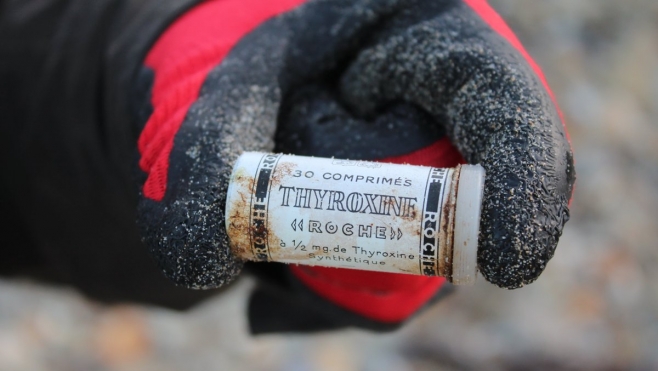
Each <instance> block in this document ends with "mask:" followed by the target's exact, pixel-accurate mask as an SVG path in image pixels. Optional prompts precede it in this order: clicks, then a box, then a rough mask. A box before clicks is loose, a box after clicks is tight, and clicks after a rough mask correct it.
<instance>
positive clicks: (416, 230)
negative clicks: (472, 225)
mask: <svg viewBox="0 0 658 371" xmlns="http://www.w3.org/2000/svg"><path fill="white" fill-rule="evenodd" d="M458 176H459V168H456V169H438V168H431V167H423V166H410V165H396V164H386V163H378V162H369V161H351V160H338V159H326V158H311V157H303V156H289V155H280V154H266V153H255V152H248V153H245V154H243V155H242V156H241V157H240V158H239V160H238V162H237V163H236V165H235V167H234V171H233V174H232V178H231V184H230V187H229V192H228V193H229V194H228V199H227V216H228V217H227V221H226V225H227V230H228V234H229V238H230V243H231V248H232V250H233V251H234V253H235V254H236V255H238V256H240V257H241V258H243V259H245V260H254V261H276V262H284V263H297V264H306V265H321V266H328V267H340V268H352V269H361V270H373V271H380V272H396V273H409V274H418V275H426V276H437V275H440V276H447V277H450V275H451V272H452V243H453V240H452V235H453V229H454V217H455V216H454V211H455V197H456V182H457V180H458Z"/></svg>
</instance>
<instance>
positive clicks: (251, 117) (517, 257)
mask: <svg viewBox="0 0 658 371" xmlns="http://www.w3.org/2000/svg"><path fill="white" fill-rule="evenodd" d="M300 3H301V1H300V0H285V1H264V0H262V1H259V0H222V1H219V0H218V1H208V2H204V3H202V4H200V5H198V6H196V7H195V8H193V9H191V10H190V11H188V12H187V13H186V14H185V15H184V16H183V17H181V18H179V19H178V20H177V21H176V22H175V23H174V24H173V25H171V26H170V27H169V28H168V29H167V31H166V32H165V33H164V34H163V35H162V36H161V37H160V39H159V40H158V41H157V42H156V44H155V45H154V46H153V48H152V49H151V51H150V52H149V54H148V56H147V58H146V60H145V68H144V69H143V71H142V77H146V78H147V79H148V77H149V76H152V77H153V85H152V89H151V93H152V95H151V99H150V103H151V104H152V113H151V114H150V115H148V114H146V115H145V117H146V116H148V121H147V122H146V124H145V126H144V129H143V131H142V134H141V136H140V140H139V152H140V156H141V158H140V162H139V164H140V168H141V169H142V171H143V172H144V173H145V174H146V180H145V182H144V184H143V188H142V195H141V201H140V204H139V225H140V228H141V231H142V236H143V238H144V241H145V242H146V243H147V244H148V245H149V248H150V251H151V253H152V254H153V256H154V257H155V258H156V260H157V261H158V264H159V266H160V268H161V269H162V270H163V271H164V273H165V274H166V275H167V276H168V277H169V278H171V279H172V280H174V282H176V283H177V284H179V285H183V286H187V287H191V288H209V287H218V286H221V285H223V284H225V283H227V282H229V281H231V280H232V279H233V278H235V276H236V275H237V274H238V273H239V272H240V269H241V266H242V262H240V261H238V260H236V259H235V257H233V256H232V255H231V253H230V251H229V249H228V243H227V237H226V231H225V228H224V203H225V193H226V189H227V186H228V177H229V175H230V172H231V167H232V164H233V162H234V161H235V159H236V158H237V156H238V155H239V154H240V153H241V152H242V151H247V150H259V151H272V150H274V148H275V141H274V138H275V132H276V130H277V122H279V133H278V136H277V141H278V144H279V147H278V149H280V150H285V151H291V152H297V153H299V154H315V155H324V156H330V155H335V156H337V157H351V158H356V157H361V158H367V159H386V160H392V161H400V162H416V163H419V164H420V163H423V164H427V165H434V166H451V165H454V164H456V163H457V162H458V161H459V160H460V157H459V156H458V155H457V154H456V152H455V151H454V148H453V147H451V146H450V145H449V143H448V141H447V140H446V139H445V138H444V139H441V138H442V134H443V132H444V131H445V133H446V134H447V136H448V138H449V139H450V141H451V142H452V144H453V145H454V147H455V148H456V149H457V150H458V151H459V153H461V155H463V158H464V159H465V160H466V161H467V162H470V163H481V164H482V165H483V166H484V167H485V169H486V171H487V179H486V184H485V195H484V204H483V210H482V219H481V227H480V231H481V232H480V233H481V234H480V241H479V251H478V265H479V269H480V272H481V273H482V274H483V275H484V276H485V277H486V278H487V280H489V281H490V282H492V283H494V284H496V285H498V286H501V287H506V288H517V287H521V286H523V285H524V284H527V283H530V282H532V281H534V280H535V279H536V278H537V277H538V276H539V274H540V273H541V272H542V271H543V269H544V268H545V266H546V263H547V262H548V260H549V259H550V258H551V257H552V255H553V253H554V250H555V247H556V244H557V241H558V238H559V236H560V234H561V232H562V227H563V225H564V223H565V222H566V221H567V220H568V218H569V212H568V202H569V199H570V197H571V193H572V188H573V183H574V179H575V176H574V171H573V160H572V154H571V149H570V147H569V143H568V139H567V136H566V132H565V129H564V127H563V125H562V123H561V120H560V117H559V113H558V111H557V109H556V107H555V104H554V101H553V99H552V96H551V93H550V91H549V90H548V87H547V85H546V84H545V82H544V79H543V77H542V75H541V72H540V71H539V69H538V68H537V67H536V65H535V64H534V63H533V62H532V60H530V59H529V57H528V56H527V53H526V52H525V51H524V50H523V48H522V47H521V46H520V44H519V43H518V41H517V40H516V39H515V38H514V36H513V35H512V34H511V32H510V31H509V29H508V28H507V27H506V26H505V25H504V23H503V22H502V20H501V19H500V18H499V17H498V16H497V15H496V14H495V13H494V12H493V10H491V8H490V7H489V6H488V5H487V4H486V2H484V1H478V0H470V1H460V0H443V1H437V0H406V1H403V0H381V1H377V0H356V1H355V0H344V1H343V0H335V1H311V2H309V3H307V4H304V5H300ZM295 7H296V8H295ZM293 8H294V10H293ZM277 14H279V16H277V17H275V18H273V19H269V20H268V18H270V17H271V16H274V15H277ZM443 151H445V152H443ZM318 272H321V273H322V274H323V275H324V278H322V279H318V278H317V277H319V276H318ZM333 272H340V270H333ZM351 274H353V275H354V276H352V277H347V278H345V273H339V274H332V273H328V271H324V272H322V269H318V268H312V269H311V268H296V272H295V273H294V275H295V276H296V277H297V278H298V279H300V280H301V282H303V283H304V284H305V285H306V286H307V287H308V288H310V290H312V291H314V292H316V293H317V294H318V295H319V296H321V297H324V298H325V299H329V300H331V301H333V302H335V303H337V304H338V305H339V306H341V307H342V308H344V309H347V310H351V311H353V312H357V313H358V314H362V315H364V316H371V317H372V318H373V319H376V320H383V321H387V320H388V322H399V321H400V320H403V319H404V317H406V316H409V315H410V314H411V313H412V312H413V311H415V310H417V309H418V308H420V307H421V306H422V305H423V304H424V303H425V302H426V301H427V300H429V299H430V298H431V297H432V295H433V294H434V292H435V291H436V290H437V289H438V287H439V286H441V282H440V280H437V281H427V282H432V283H431V284H427V287H426V288H425V289H424V290H420V291H419V292H421V291H422V295H416V296H414V298H413V301H414V304H413V305H412V306H410V307H409V308H408V309H407V310H406V311H404V313H403V314H397V315H395V316H393V317H391V318H388V319H387V318H384V317H385V316H380V317H377V316H378V315H377V314H375V315H374V316H373V315H372V314H373V313H371V312H368V311H367V308H366V309H364V308H361V309H359V308H356V307H354V306H352V307H350V306H349V303H350V302H354V301H355V300H359V298H358V297H355V296H353V295H354V292H355V291H358V290H352V292H351V293H347V294H345V293H337V292H336V291H335V290H334V289H332V288H330V287H331V286H332V284H331V282H330V283H329V285H328V286H327V285H325V286H323V283H322V282H323V281H326V279H329V280H334V281H336V280H338V281H340V280H341V277H343V278H345V279H344V280H343V282H342V284H344V285H350V286H351V287H352V288H354V287H355V286H356V287H359V285H361V283H364V285H363V287H367V288H374V289H375V291H380V292H386V293H391V292H393V293H396V294H399V293H404V292H405V291H406V289H407V288H408V287H409V284H411V285H412V286H413V285H415V286H414V287H420V286H423V285H424V283H422V282H423V281H422V280H425V279H426V278H425V277H413V276H402V275H391V276H389V277H391V278H390V279H387V280H383V281H382V280H381V279H379V278H373V277H376V276H373V273H363V272H360V273H351ZM314 277H315V278H314ZM419 282H421V284H419ZM325 283H326V282H325ZM333 286H335V285H333ZM339 286H340V285H339ZM391 288H392V290H389V289H391ZM371 296H372V295H371ZM374 296H377V295H376V294H375V295H374ZM404 296H405V295H402V297H403V299H404V300H408V299H409V298H404ZM404 300H402V299H400V302H403V301H404ZM373 303H375V302H372V303H370V304H372V305H373V306H374V305H377V304H373ZM380 304H381V303H380ZM380 314H381V313H380Z"/></svg>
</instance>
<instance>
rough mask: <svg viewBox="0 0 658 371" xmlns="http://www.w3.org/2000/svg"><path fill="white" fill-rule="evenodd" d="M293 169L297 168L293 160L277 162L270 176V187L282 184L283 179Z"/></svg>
mask: <svg viewBox="0 0 658 371" xmlns="http://www.w3.org/2000/svg"><path fill="white" fill-rule="evenodd" d="M295 169H297V164H295V163H293V162H287V161H282V162H279V163H278V164H277V165H276V168H275V169H274V171H273V172H272V177H271V178H270V187H274V186H277V185H280V184H282V182H283V180H284V179H285V178H286V177H289V176H291V175H292V172H293V171H294V170H295Z"/></svg>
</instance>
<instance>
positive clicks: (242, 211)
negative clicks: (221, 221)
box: [226, 172, 256, 260]
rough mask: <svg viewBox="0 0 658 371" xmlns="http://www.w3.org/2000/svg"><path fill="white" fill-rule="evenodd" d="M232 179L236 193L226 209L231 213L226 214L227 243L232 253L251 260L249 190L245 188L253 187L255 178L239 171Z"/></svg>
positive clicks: (252, 257) (250, 188)
mask: <svg viewBox="0 0 658 371" xmlns="http://www.w3.org/2000/svg"><path fill="white" fill-rule="evenodd" d="M233 181H234V182H235V183H236V184H237V186H238V188H237V189H238V192H237V193H238V194H239V197H237V198H236V199H235V200H234V201H233V204H232V205H229V207H228V209H229V210H231V214H230V215H228V218H229V224H228V228H227V231H226V232H227V234H228V237H229V244H230V247H231V250H232V251H233V253H234V254H235V255H236V256H237V257H239V258H241V259H244V260H253V259H254V256H253V254H252V252H251V246H250V243H251V233H252V231H251V226H250V215H249V213H250V203H251V194H250V193H251V192H250V193H249V194H247V193H246V190H252V189H254V186H255V184H256V180H255V179H254V177H253V176H251V175H249V174H246V173H245V172H239V173H237V174H236V176H235V177H234V178H233Z"/></svg>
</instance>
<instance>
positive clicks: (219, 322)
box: [0, 0, 658, 371]
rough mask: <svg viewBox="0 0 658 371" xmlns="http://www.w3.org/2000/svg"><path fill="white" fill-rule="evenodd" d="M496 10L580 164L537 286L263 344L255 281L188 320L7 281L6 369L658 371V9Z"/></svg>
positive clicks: (1, 289)
mask: <svg viewBox="0 0 658 371" xmlns="http://www.w3.org/2000/svg"><path fill="white" fill-rule="evenodd" d="M491 3H492V5H493V6H494V7H495V8H497V9H498V10H499V11H500V12H501V14H502V15H503V17H504V18H505V19H507V20H508V22H509V23H510V26H511V27H512V28H513V29H514V30H515V31H516V32H517V34H518V36H519V38H520V39H521V40H522V41H523V42H524V44H525V45H526V47H527V49H528V51H529V52H530V54H532V55H533V56H534V57H535V59H536V60H537V61H538V62H539V64H540V65H541V66H542V67H543V69H544V72H545V73H546V75H547V78H548V80H549V82H550V83H551V85H552V87H553V89H554V90H555V93H556V95H557V98H558V100H559V101H560V104H561V106H562V109H563V111H564V113H565V117H566V119H567V122H568V126H569V128H570V132H571V137H572V142H573V146H574V148H575V153H576V167H577V173H578V182H577V188H576V198H575V200H574V202H573V205H572V220H571V221H570V222H569V223H568V224H567V227H566V229H565V233H564V236H563V237H562V239H561V241H560V245H559V247H558V250H557V253H556V255H555V258H554V259H553V260H552V262H551V263H550V264H549V265H548V268H547V270H546V272H545V273H544V274H543V276H542V277H541V278H540V279H539V280H538V281H537V282H536V283H534V284H532V285H530V286H528V287H525V288H523V289H520V290H515V291H505V290H501V289H498V288H496V287H494V286H492V285H490V284H488V283H486V282H484V281H483V280H480V282H478V284H477V285H475V286H474V287H472V288H466V289H460V290H459V291H458V293H457V294H455V295H454V296H453V297H451V298H450V299H447V300H446V301H444V302H443V303H441V304H439V305H437V306H435V307H433V308H432V309H431V310H429V311H427V312H425V313H423V314H422V315H421V316H419V317H418V318H417V319H415V320H414V321H413V322H412V323H410V324H409V325H408V326H406V327H405V328H403V329H402V330H400V331H398V332H396V333H393V334H386V335H376V334H370V333H366V332H361V331H342V332H336V333H331V334H321V335H313V336H265V337H258V338H252V337H250V336H249V335H248V334H247V332H246V323H245V319H244V306H245V300H246V293H247V291H248V289H249V287H250V286H251V285H252V283H251V282H250V281H249V280H243V281H242V282H241V283H239V284H238V285H236V286H235V287H234V288H233V289H232V290H231V291H229V292H228V293H227V294H225V295H224V296H222V297H221V298H217V299H215V300H212V301H210V302H207V303H205V304H203V305H201V306H199V307H198V308H196V309H194V310H192V311H190V312H187V313H183V314H181V313H174V312H170V311H166V310H162V309H157V308H148V307H138V306H117V307H106V306H100V305H98V304H95V303H92V302H89V301H87V300H86V299H84V298H82V297H81V296H80V295H78V294H77V293H75V292H73V291H70V290H66V289H61V288H48V287H43V286H38V285H34V284H31V283H28V282H21V281H0V370H3V371H4V370H12V371H15V370H19V371H22V370H52V371H58V370H62V371H64V370H66V371H78V370H80V371H82V370H85V371H86V370H140V371H149V370H158V371H167V370H181V369H184V370H286V371H288V370H292V371H305V370H321V371H323V370H341V371H351V370H365V371H369V370H395V371H407V370H409V371H411V370H419V371H420V370H471V369H478V370H479V369H492V370H498V369H500V370H504V369H511V370H526V369H533V370H544V369H545V370H589V369H591V370H655V369H658V318H657V317H658V285H656V284H655V283H658V270H656V269H651V268H652V267H655V266H656V264H658V249H657V248H656V247H657V246H656V241H657V240H658V166H656V164H658V130H657V128H656V126H657V123H656V119H655V118H656V117H658V22H656V20H657V19H658V2H656V1H655V0H644V1H643V0H628V1H623V2H622V1H618V0H579V1H573V0H554V1H533V2H529V1H524V0H492V1H491ZM220 313H221V315H220Z"/></svg>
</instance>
